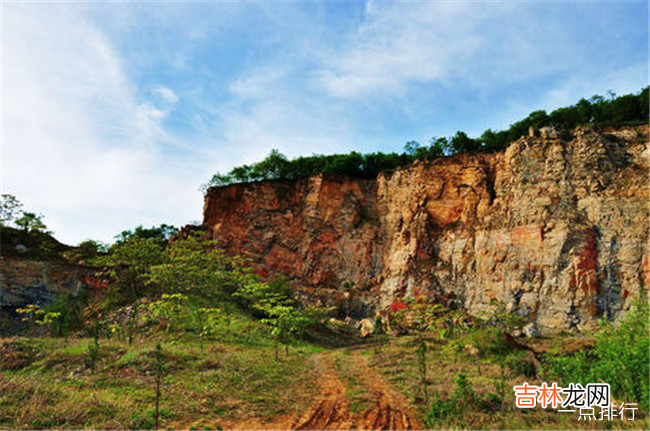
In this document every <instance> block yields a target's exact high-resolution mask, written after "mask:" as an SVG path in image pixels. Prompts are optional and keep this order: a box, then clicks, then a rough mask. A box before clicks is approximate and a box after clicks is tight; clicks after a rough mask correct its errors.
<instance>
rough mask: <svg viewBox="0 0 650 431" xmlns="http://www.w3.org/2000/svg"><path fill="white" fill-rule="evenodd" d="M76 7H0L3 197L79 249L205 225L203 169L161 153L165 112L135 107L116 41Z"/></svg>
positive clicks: (147, 104)
mask: <svg viewBox="0 0 650 431" xmlns="http://www.w3.org/2000/svg"><path fill="white" fill-rule="evenodd" d="M67 6H69V5H67ZM74 6H75V5H72V7H64V6H61V5H56V4H54V5H53V4H43V3H32V4H16V3H14V4H4V5H3V13H4V17H3V30H2V32H3V47H2V48H3V65H2V68H3V88H2V89H3V94H2V96H3V100H2V102H3V111H2V117H3V118H2V120H3V129H2V150H3V158H2V192H3V193H13V194H16V195H17V196H18V197H19V199H21V200H22V201H23V202H24V203H25V208H26V209H31V210H34V211H37V212H42V213H44V214H45V221H46V223H47V224H48V226H49V227H50V228H51V229H53V230H54V231H55V234H57V237H58V238H59V239H61V240H63V241H67V242H73V243H74V242H78V241H80V240H83V239H85V238H87V237H92V238H97V239H101V240H104V241H110V240H111V239H112V237H113V235H115V234H116V233H118V232H119V231H121V230H122V229H127V228H132V227H134V226H135V225H137V224H139V223H143V224H145V225H150V224H158V223H163V222H167V223H176V224H181V223H184V222H187V221H188V220H192V219H197V218H200V207H201V196H200V193H199V192H198V190H197V188H198V184H199V183H200V177H201V175H200V173H201V170H202V169H197V168H196V165H197V163H198V164H200V163H202V162H201V161H196V160H192V159H188V160H184V161H181V160H177V159H172V158H169V157H166V156H165V155H164V154H163V153H161V152H160V151H159V150H158V149H157V146H156V142H157V141H158V140H161V139H165V138H169V137H168V136H167V134H166V133H165V131H164V129H163V128H162V126H161V121H162V119H163V118H164V117H165V115H166V113H167V112H166V111H165V110H164V109H162V108H158V107H156V106H155V105H154V104H153V103H151V102H150V101H146V100H137V98H136V96H135V94H134V93H135V92H134V91H133V89H132V88H131V84H130V83H129V80H128V79H127V77H126V75H125V73H124V70H123V65H122V64H121V62H120V59H119V57H118V56H117V55H116V53H115V51H114V49H113V47H112V46H111V44H110V42H109V41H108V40H107V39H106V38H105V37H104V36H103V34H102V33H101V32H100V31H98V30H97V29H96V28H95V27H93V26H92V25H91V23H89V22H88V21H87V20H85V19H84V16H83V14H81V13H80V12H81V9H80V8H76V7H74ZM161 89H162V87H161ZM160 95H161V96H162V97H164V98H166V99H167V101H168V103H171V102H172V99H174V97H175V94H174V93H173V92H171V90H170V91H169V92H167V91H164V90H163V91H162V93H160ZM181 178H182V180H181ZM201 179H202V178H201Z"/></svg>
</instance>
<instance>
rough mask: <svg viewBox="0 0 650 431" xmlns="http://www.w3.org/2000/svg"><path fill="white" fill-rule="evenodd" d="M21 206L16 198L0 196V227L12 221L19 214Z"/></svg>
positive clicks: (7, 195)
mask: <svg viewBox="0 0 650 431" xmlns="http://www.w3.org/2000/svg"><path fill="white" fill-rule="evenodd" d="M22 206H23V204H21V203H20V201H18V198H16V196H14V195H10V194H2V195H0V225H3V226H4V225H7V224H8V223H11V222H13V221H14V218H15V217H16V216H17V215H18V214H19V213H20V209H21V208H22Z"/></svg>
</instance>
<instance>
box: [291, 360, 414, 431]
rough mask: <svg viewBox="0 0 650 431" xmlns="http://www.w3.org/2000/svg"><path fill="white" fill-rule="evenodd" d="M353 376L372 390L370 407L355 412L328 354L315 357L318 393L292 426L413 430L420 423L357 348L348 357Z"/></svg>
mask: <svg viewBox="0 0 650 431" xmlns="http://www.w3.org/2000/svg"><path fill="white" fill-rule="evenodd" d="M348 357H349V358H350V359H349V360H350V361H352V364H353V365H354V370H355V375H354V377H355V378H357V379H358V380H359V381H360V382H361V383H362V384H363V385H364V386H366V387H367V388H368V390H369V392H370V393H371V398H372V407H370V408H369V409H368V410H366V411H365V412H363V413H362V414H356V413H353V412H352V411H350V402H349V399H348V397H347V389H348V388H347V385H346V384H345V383H343V381H342V380H341V378H339V376H338V374H337V372H336V370H335V367H334V366H333V364H332V358H331V354H321V355H319V356H317V357H316V358H315V361H316V369H317V373H318V374H319V377H318V383H319V385H320V387H321V396H320V397H319V398H318V400H317V401H316V403H314V405H313V406H312V407H311V408H310V409H309V412H308V413H307V414H306V415H305V416H303V417H301V418H300V419H299V420H298V421H296V423H295V424H294V426H293V429H296V430H337V429H339V430H340V429H349V430H353V429H355V430H356V429H359V430H378V429H381V430H412V429H420V428H421V426H420V424H419V423H418V422H417V420H414V419H413V418H414V416H413V414H412V411H411V409H410V407H409V403H408V400H407V399H406V397H404V396H403V395H402V394H400V393H398V392H397V391H395V390H394V389H393V388H391V387H390V386H389V385H388V384H387V383H386V382H385V381H384V379H383V378H382V377H381V376H380V375H379V374H378V373H377V372H375V371H373V370H371V368H370V366H369V365H368V362H367V360H366V359H365V358H363V357H362V356H361V355H360V354H359V352H358V351H353V352H352V353H351V354H350V355H349V356H348Z"/></svg>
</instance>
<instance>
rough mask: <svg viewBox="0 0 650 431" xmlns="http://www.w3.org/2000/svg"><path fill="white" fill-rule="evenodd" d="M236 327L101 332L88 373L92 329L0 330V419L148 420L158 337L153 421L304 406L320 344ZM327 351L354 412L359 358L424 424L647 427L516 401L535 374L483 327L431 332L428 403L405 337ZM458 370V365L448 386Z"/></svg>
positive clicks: (552, 350)
mask: <svg viewBox="0 0 650 431" xmlns="http://www.w3.org/2000/svg"><path fill="white" fill-rule="evenodd" d="M251 325H252V324H251ZM240 329H242V330H248V331H249V333H250V334H251V335H250V336H241V337H231V338H228V339H226V340H220V341H207V340H204V342H203V345H201V342H200V340H199V338H198V337H197V336H195V335H194V334H191V333H184V334H183V335H182V336H181V335H179V334H176V333H172V334H169V335H164V334H160V333H150V334H148V336H147V337H146V338H144V337H141V338H140V339H138V340H136V342H135V343H134V344H133V345H132V346H129V345H128V344H126V343H125V342H121V341H118V340H116V339H108V340H107V339H102V340H101V341H100V350H99V360H98V363H97V370H96V373H95V374H92V373H91V371H90V366H89V363H88V345H90V344H91V343H93V340H92V339H71V340H70V343H69V345H67V346H66V345H64V343H63V341H62V340H61V339H57V338H6V339H3V340H0V429H42V428H60V429H81V428H99V429H151V428H153V427H154V424H155V419H154V402H155V386H154V348H155V344H156V343H157V342H161V344H162V348H163V353H164V363H165V376H164V385H163V396H162V402H161V427H164V428H169V429H204V428H208V429H217V428H220V427H222V428H228V427H232V426H234V425H236V424H241V423H246V421H247V420H249V419H251V420H252V419H254V420H255V422H254V423H263V422H264V421H265V420H271V419H273V418H278V417H292V416H300V415H301V414H303V413H304V412H306V411H308V409H309V408H310V406H311V405H312V404H313V403H314V402H315V401H316V400H317V399H318V380H317V374H315V370H314V369H313V366H314V362H313V361H312V360H311V356H312V355H314V354H318V353H320V352H323V351H326V350H328V347H324V346H322V345H316V344H308V343H300V344H296V345H294V346H292V348H291V350H290V355H289V356H288V357H285V356H284V354H282V355H281V358H280V360H278V361H276V360H275V359H274V351H273V341H272V340H271V339H270V338H269V337H268V335H264V332H263V328H259V327H256V326H255V327H253V326H251V327H247V326H246V325H245V324H242V325H240ZM143 338H144V339H143ZM593 342H594V341H593V338H590V337H588V336H587V337H573V336H568V335H564V336H556V337H553V338H545V339H539V340H534V341H530V342H529V343H531V347H533V348H535V349H536V350H537V351H544V352H547V353H548V354H551V355H566V354H569V353H572V352H576V351H580V350H581V349H583V348H584V347H585V346H591V345H592V344H593ZM467 346H472V347H473V348H468V347H467ZM328 354H330V355H331V358H332V359H333V366H334V371H335V372H336V373H337V375H338V376H339V378H340V379H341V380H342V381H343V382H344V383H345V385H346V386H347V388H348V390H347V397H348V399H349V401H350V403H349V407H350V410H351V411H352V412H353V413H359V414H361V413H363V412H364V411H366V410H368V408H369V407H371V403H372V400H373V398H372V397H373V394H372V389H371V388H370V387H368V383H367V382H366V381H364V380H363V379H362V378H361V377H360V370H359V369H358V368H357V366H358V364H359V362H358V360H359V359H360V358H362V359H363V361H364V362H365V361H367V362H368V363H369V365H370V366H371V367H372V370H373V371H376V372H378V373H379V374H380V375H382V376H383V379H384V380H385V381H386V382H388V383H389V384H391V385H392V386H393V387H394V388H395V389H396V390H398V391H400V392H402V393H403V394H404V395H405V396H406V397H407V399H408V400H409V401H410V403H411V405H412V406H413V411H414V413H415V414H416V415H417V416H418V419H419V420H420V422H421V423H423V424H426V425H427V426H430V427H431V428H434V429H450V428H451V429H457V428H463V429H465V428H470V429H497V428H498V429H611V428H615V429H621V428H623V429H643V428H646V429H647V428H648V416H647V412H643V411H641V410H637V411H636V419H635V421H620V420H615V421H609V422H607V421H591V422H585V421H578V415H577V413H574V414H571V413H558V412H557V411H555V410H549V411H545V410H542V409H540V408H536V409H533V410H522V409H517V408H516V407H515V406H514V395H513V390H512V387H513V386H515V385H519V384H522V383H523V382H524V381H527V382H529V383H530V384H541V382H542V381H545V380H543V379H541V378H534V377H531V376H530V375H527V374H526V373H527V372H528V371H529V368H528V367H526V366H521V365H520V364H521V363H523V362H525V361H526V357H525V355H524V354H523V353H522V352H520V351H516V350H512V348H509V347H508V346H506V345H503V344H502V343H501V340H500V339H499V338H498V337H495V333H494V331H491V330H487V331H483V330H479V331H478V332H474V333H470V334H463V335H460V337H459V338H457V339H454V340H452V341H451V342H449V343H444V344H440V343H435V342H430V348H429V349H428V353H427V366H428V368H427V376H428V379H427V387H428V393H429V396H430V401H431V402H429V403H426V402H425V401H424V400H423V398H422V391H421V388H420V377H419V374H418V368H417V356H416V345H415V340H414V338H413V337H409V336H404V337H399V338H392V339H391V340H390V342H389V343H387V344H385V345H382V346H379V348H378V347H377V346H376V345H375V344H374V343H372V342H370V343H369V344H367V345H365V346H363V345H362V346H355V347H344V348H337V349H335V350H332V351H331V352H330V353H328ZM355 355H358V356H357V357H355ZM355 360H356V361H355ZM461 374H462V375H464V376H465V377H464V378H462V379H460V380H462V385H463V387H462V388H461V389H462V390H459V383H458V382H459V376H460V375H461ZM546 381H547V382H548V383H550V381H548V380H546ZM459 394H460V395H459ZM459 399H460V400H461V401H458V400H459ZM468 399H469V400H470V402H465V401H462V400H468ZM617 401H618V402H619V403H620V401H621V400H617ZM432 405H433V408H432Z"/></svg>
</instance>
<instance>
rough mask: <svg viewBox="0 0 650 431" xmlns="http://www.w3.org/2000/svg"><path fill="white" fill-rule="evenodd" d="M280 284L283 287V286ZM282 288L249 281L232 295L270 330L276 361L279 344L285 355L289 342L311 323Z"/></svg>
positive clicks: (308, 316) (307, 315)
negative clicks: (247, 305) (257, 313)
mask: <svg viewBox="0 0 650 431" xmlns="http://www.w3.org/2000/svg"><path fill="white" fill-rule="evenodd" d="M282 284H284V286H286V283H282ZM284 286H282V287H281V286H278V285H277V284H276V285H273V284H267V283H261V282H252V283H248V284H246V285H245V286H242V288H241V289H240V290H239V291H238V292H237V293H236V295H238V296H240V297H243V298H245V299H246V300H247V301H248V302H249V303H250V304H252V307H253V309H255V310H258V311H259V312H261V313H263V315H264V318H263V319H262V322H264V323H265V324H268V325H269V326H270V327H271V334H272V335H273V337H274V338H275V357H276V359H277V358H278V347H279V344H283V345H284V346H285V353H286V354H288V353H289V343H290V342H291V340H293V339H295V338H297V337H299V336H300V335H302V332H303V330H304V328H305V326H306V325H307V324H308V323H309V322H311V321H312V319H311V318H310V315H309V314H308V313H305V312H302V311H300V310H299V309H298V308H297V302H296V300H295V299H294V298H293V295H291V294H289V293H288V291H287V289H286V288H285V287H284Z"/></svg>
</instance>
